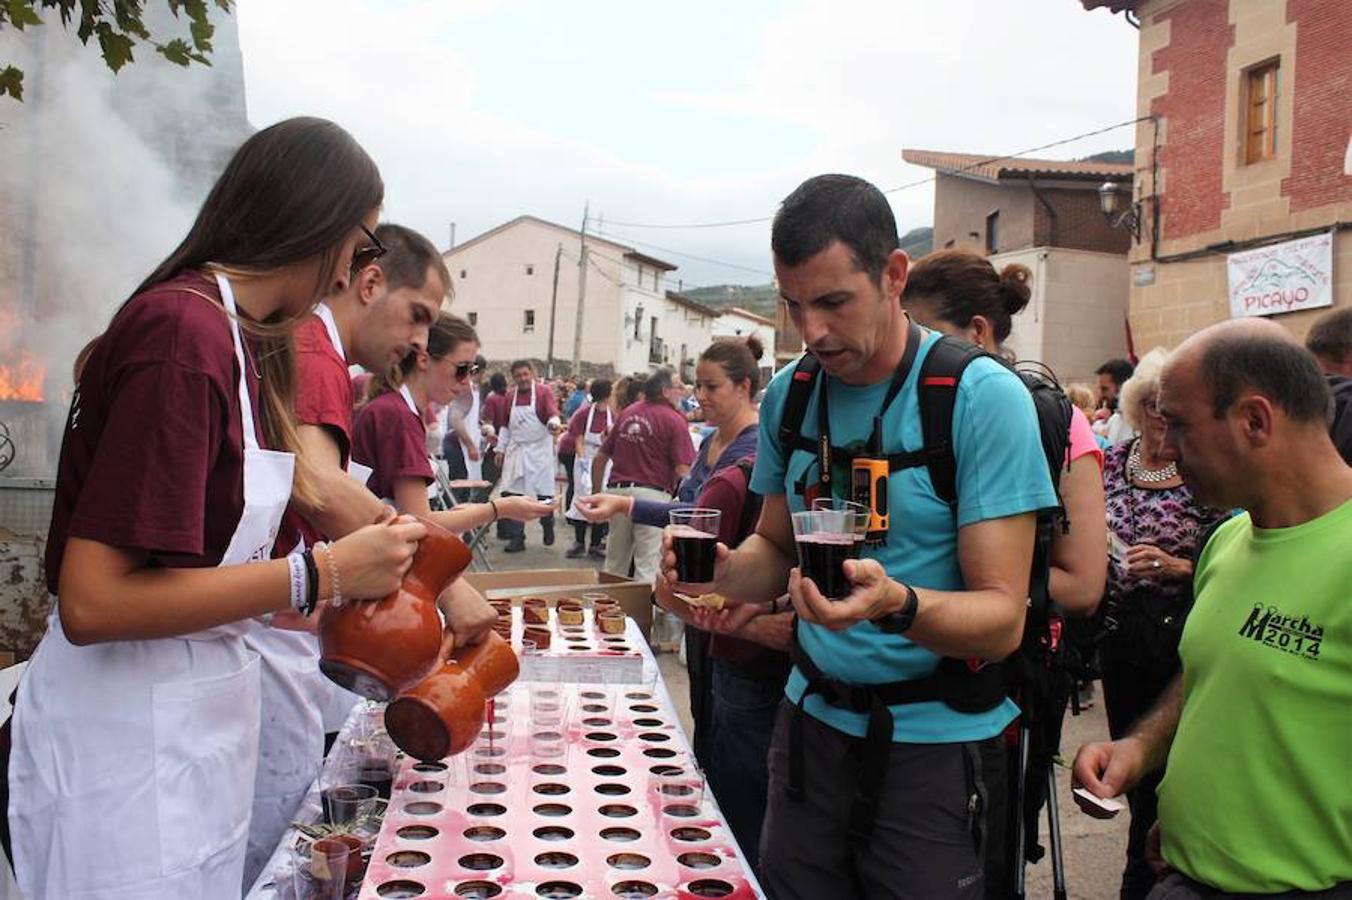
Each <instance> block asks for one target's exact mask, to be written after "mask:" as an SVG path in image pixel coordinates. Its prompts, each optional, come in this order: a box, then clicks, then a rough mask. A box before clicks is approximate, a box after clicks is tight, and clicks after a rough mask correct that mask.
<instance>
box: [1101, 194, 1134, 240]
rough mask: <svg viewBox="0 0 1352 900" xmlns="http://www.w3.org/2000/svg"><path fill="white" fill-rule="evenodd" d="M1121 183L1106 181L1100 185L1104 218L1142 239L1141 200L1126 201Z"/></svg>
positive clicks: (1114, 225)
mask: <svg viewBox="0 0 1352 900" xmlns="http://www.w3.org/2000/svg"><path fill="white" fill-rule="evenodd" d="M1120 187H1121V185H1119V184H1118V183H1117V182H1116V181H1105V182H1103V184H1102V185H1100V186H1099V189H1098V195H1099V209H1100V210H1101V211H1102V212H1103V218H1105V219H1107V220H1108V224H1109V225H1111V226H1113V227H1114V228H1125V229H1126V230H1127V231H1130V232H1131V236H1132V238H1133V239H1134V240H1136V241H1138V242H1139V241H1140V240H1141V203H1140V201H1139V200H1137V201H1134V202H1130V203H1124V199H1125V198H1123V196H1122V192H1121V191H1120V190H1119V188H1120Z"/></svg>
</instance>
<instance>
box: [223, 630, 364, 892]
mask: <svg viewBox="0 0 1352 900" xmlns="http://www.w3.org/2000/svg"><path fill="white" fill-rule="evenodd" d="M244 644H245V646H246V647H248V648H249V649H250V650H252V651H254V652H255V653H257V654H258V657H259V662H260V664H261V669H260V673H259V674H260V680H261V683H262V712H261V716H260V721H261V728H260V731H259V735H258V773H257V775H256V776H255V778H254V791H253V815H252V817H251V818H250V820H249V844H248V852H247V854H246V856H245V861H244V881H243V886H244V889H245V890H246V891H247V890H248V889H249V886H250V885H252V884H253V883H254V881H255V880H256V879H257V878H258V875H259V873H260V872H262V871H263V867H264V866H265V865H267V861H268V859H269V858H270V857H271V856H272V852H273V851H274V850H276V849H277V844H278V842H279V841H281V839H282V834H283V833H284V832H285V831H286V829H287V826H288V825H290V824H291V821H292V819H294V818H295V813H296V809H297V808H298V807H299V806H300V803H301V801H302V800H304V799H305V794H306V793H307V792H308V791H309V789H310V785H311V784H312V783H313V782H314V780H315V778H317V777H318V776H319V767H320V765H321V763H322V762H323V759H324V733H325V730H326V718H327V717H328V715H329V714H330V713H331V712H332V713H335V714H338V713H340V714H341V716H342V719H339V723H340V724H341V722H342V720H343V719H345V718H346V716H347V713H348V711H349V710H351V709H352V706H353V704H355V703H356V702H357V700H358V699H359V698H358V697H357V695H356V694H353V693H352V692H350V691H346V690H343V688H341V687H339V686H338V685H336V684H334V683H333V682H332V681H330V680H329V679H328V678H326V677H324V673H322V672H320V671H319V638H318V637H317V636H316V635H314V634H311V633H309V632H304V631H288V630H285V629H281V628H273V627H272V626H270V625H268V624H266V623H264V622H263V621H262V620H260V619H252V620H250V622H249V630H248V631H246V632H245V633H244ZM334 730H335V731H336V730H337V728H336V727H335V728H334Z"/></svg>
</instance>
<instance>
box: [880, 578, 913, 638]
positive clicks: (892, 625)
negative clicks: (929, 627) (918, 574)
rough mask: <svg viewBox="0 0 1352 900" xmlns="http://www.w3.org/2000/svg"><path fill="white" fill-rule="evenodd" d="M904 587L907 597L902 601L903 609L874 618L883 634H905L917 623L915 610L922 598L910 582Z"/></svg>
mask: <svg viewBox="0 0 1352 900" xmlns="http://www.w3.org/2000/svg"><path fill="white" fill-rule="evenodd" d="M902 587H903V588H905V589H906V599H905V600H904V601H902V604H901V609H899V610H897V611H896V612H894V613H888V614H887V615H885V616H880V617H878V618H876V619H874V620H873V624H874V625H876V626H878V630H879V631H881V632H882V633H883V634H905V633H906V631H907V630H908V629H909V628H910V627H911V625H913V624H914V623H915V611H916V609H918V608H919V607H920V598H919V597H917V596H916V593H915V588H913V587H911V586H910V585H909V584H903V585H902Z"/></svg>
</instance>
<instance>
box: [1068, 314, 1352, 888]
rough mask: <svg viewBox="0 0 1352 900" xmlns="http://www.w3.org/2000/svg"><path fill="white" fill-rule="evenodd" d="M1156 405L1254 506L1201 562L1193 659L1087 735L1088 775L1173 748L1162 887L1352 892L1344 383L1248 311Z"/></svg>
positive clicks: (1162, 813) (1084, 772)
mask: <svg viewBox="0 0 1352 900" xmlns="http://www.w3.org/2000/svg"><path fill="white" fill-rule="evenodd" d="M1158 406H1159V410H1160V413H1161V414H1162V415H1163V416H1164V419H1165V423H1166V428H1167V431H1166V434H1165V438H1164V444H1163V450H1162V454H1161V455H1162V458H1165V459H1171V460H1175V461H1177V463H1178V466H1179V469H1180V470H1181V471H1182V472H1183V473H1184V477H1185V478H1186V479H1187V482H1188V484H1189V486H1190V487H1191V488H1192V489H1193V492H1194V493H1195V494H1196V495H1197V499H1198V501H1199V502H1203V503H1207V504H1210V505H1213V506H1219V507H1223V508H1237V509H1243V510H1246V511H1245V512H1243V513H1241V514H1239V515H1237V516H1235V517H1234V518H1232V519H1230V520H1229V521H1228V522H1226V523H1225V524H1224V525H1222V526H1220V528H1219V529H1218V530H1217V531H1216V532H1215V534H1214V535H1213V536H1212V538H1211V540H1210V541H1209V542H1208V543H1207V545H1206V547H1205V549H1204V550H1203V551H1202V554H1201V556H1200V558H1199V560H1198V563H1197V568H1196V571H1195V574H1194V589H1195V593H1196V603H1195V606H1194V607H1193V610H1192V613H1191V615H1190V616H1189V617H1188V620H1187V625H1186V626H1185V627H1184V630H1183V641H1182V644H1181V646H1180V648H1179V655H1180V657H1181V658H1182V660H1183V671H1182V674H1181V676H1180V677H1179V678H1178V679H1176V680H1175V682H1174V684H1173V685H1171V686H1170V688H1169V689H1168V690H1166V692H1165V695H1164V697H1163V698H1162V699H1161V701H1160V705H1159V706H1158V707H1157V708H1156V709H1155V710H1154V711H1153V712H1152V713H1150V714H1149V715H1147V716H1146V717H1145V718H1144V719H1143V720H1142V721H1141V722H1140V723H1139V724H1138V725H1137V727H1136V729H1135V730H1134V731H1133V732H1132V733H1131V734H1129V735H1128V736H1127V737H1125V738H1123V739H1121V740H1118V741H1113V742H1111V743H1098V744H1089V745H1087V746H1085V747H1082V748H1080V752H1079V754H1078V755H1077V756H1076V758H1075V768H1074V780H1075V782H1076V783H1077V785H1080V786H1083V787H1084V788H1086V789H1087V790H1088V791H1089V792H1090V793H1092V794H1094V795H1096V796H1098V797H1113V796H1116V795H1118V794H1120V793H1122V791H1123V790H1125V789H1127V788H1129V787H1131V786H1132V785H1133V784H1135V783H1136V782H1137V781H1139V780H1140V778H1141V777H1142V776H1143V775H1144V774H1146V773H1148V772H1151V771H1154V770H1155V769H1158V768H1160V767H1161V766H1164V765H1165V763H1166V761H1167V763H1168V766H1167V768H1166V770H1165V775H1164V780H1163V782H1162V784H1161V785H1160V788H1159V829H1160V831H1159V836H1160V840H1161V844H1160V849H1161V851H1162V856H1163V860H1164V862H1165V863H1166V864H1167V866H1168V867H1169V869H1171V870H1172V872H1171V873H1170V874H1168V875H1167V877H1166V878H1165V880H1164V881H1162V882H1160V884H1158V885H1157V886H1156V887H1155V889H1154V890H1153V891H1152V892H1151V894H1150V900H1191V898H1199V897H1214V896H1225V895H1229V894H1239V893H1243V894H1245V895H1250V894H1261V895H1271V896H1280V897H1302V896H1307V895H1308V894H1309V893H1313V892H1329V893H1320V894H1318V896H1321V897H1347V896H1352V778H1350V777H1349V776H1350V775H1352V766H1349V759H1352V716H1349V710H1352V468H1349V467H1348V466H1347V465H1346V464H1345V463H1344V462H1343V460H1342V458H1341V457H1340V456H1339V455H1338V452H1337V450H1336V449H1335V448H1334V446H1333V442H1332V441H1331V440H1330V438H1329V433H1328V428H1327V411H1328V406H1329V392H1328V387H1327V385H1326V384H1325V382H1324V378H1323V377H1322V375H1321V373H1320V371H1319V367H1318V365H1317V364H1316V363H1315V360H1314V358H1313V357H1312V356H1311V355H1310V354H1309V353H1308V352H1307V351H1306V350H1305V349H1304V348H1303V347H1301V346H1300V345H1299V344H1298V343H1296V341H1295V340H1294V339H1293V338H1292V337H1291V336H1290V335H1289V334H1288V333H1287V332H1286V331H1285V330H1284V329H1282V328H1281V327H1280V326H1278V325H1275V324H1273V323H1271V322H1268V321H1264V320H1255V319H1246V320H1241V321H1232V322H1226V323H1223V324H1221V325H1217V326H1213V327H1212V328H1208V329H1206V330H1205V331H1203V332H1201V333H1199V334H1197V335H1195V336H1194V337H1192V338H1191V339H1189V340H1188V341H1186V342H1185V343H1184V344H1183V345H1182V346H1180V347H1179V348H1178V350H1177V351H1176V352H1175V353H1174V355H1173V357H1172V358H1171V360H1170V362H1169V363H1168V364H1167V366H1166V368H1165V370H1164V374H1163V376H1162V378H1161V382H1160V394H1159V400H1158ZM1077 801H1078V802H1081V805H1082V806H1085V807H1086V811H1090V809H1089V807H1090V804H1087V803H1086V802H1084V801H1079V798H1077ZM1345 891H1346V892H1348V893H1344V892H1345Z"/></svg>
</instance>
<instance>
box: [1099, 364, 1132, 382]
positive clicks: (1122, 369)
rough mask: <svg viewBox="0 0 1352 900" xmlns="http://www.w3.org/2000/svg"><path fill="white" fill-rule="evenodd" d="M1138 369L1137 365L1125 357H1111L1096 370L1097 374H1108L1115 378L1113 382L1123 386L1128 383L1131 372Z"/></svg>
mask: <svg viewBox="0 0 1352 900" xmlns="http://www.w3.org/2000/svg"><path fill="white" fill-rule="evenodd" d="M1135 371H1136V367H1135V366H1133V365H1132V364H1131V363H1129V362H1127V361H1126V360H1125V359H1110V360H1108V361H1107V362H1106V363H1104V364H1103V365H1101V366H1099V367H1098V368H1097V369H1095V370H1094V374H1095V375H1107V376H1108V377H1109V378H1111V379H1112V380H1113V384H1115V385H1117V386H1118V387H1121V386H1122V385H1124V384H1126V383H1127V379H1128V378H1130V377H1131V373H1132V372H1135Z"/></svg>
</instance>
